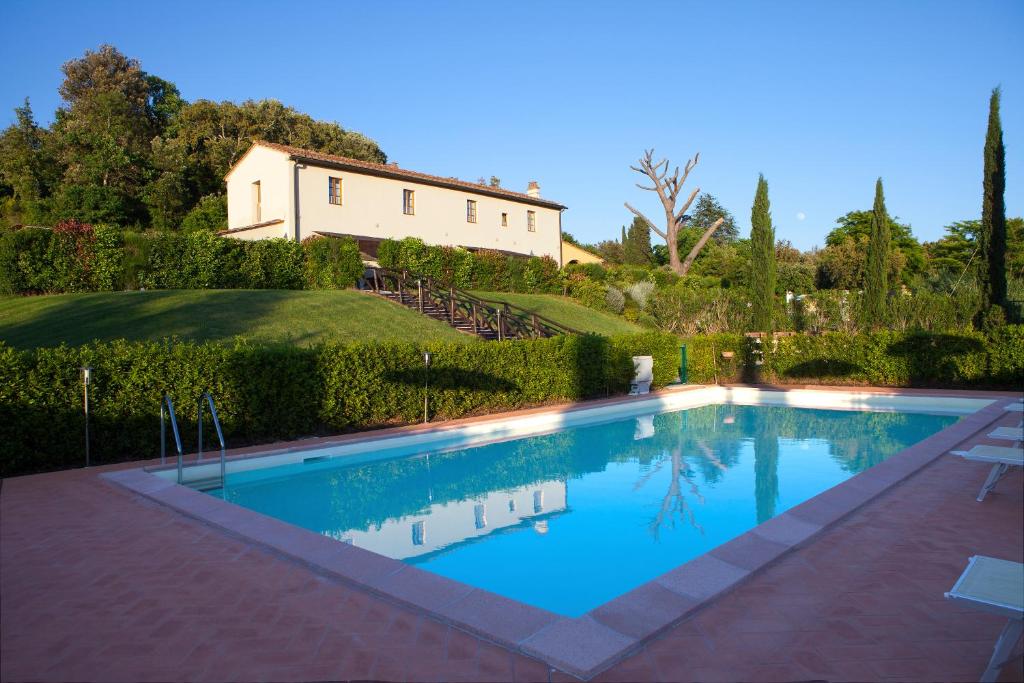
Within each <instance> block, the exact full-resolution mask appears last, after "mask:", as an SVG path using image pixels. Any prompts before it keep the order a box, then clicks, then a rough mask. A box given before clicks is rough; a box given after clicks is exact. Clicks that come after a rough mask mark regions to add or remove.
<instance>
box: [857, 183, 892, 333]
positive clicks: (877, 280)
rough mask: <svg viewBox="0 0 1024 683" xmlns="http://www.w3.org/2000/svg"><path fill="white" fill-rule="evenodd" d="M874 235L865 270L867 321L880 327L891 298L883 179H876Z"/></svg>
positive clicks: (872, 228)
mask: <svg viewBox="0 0 1024 683" xmlns="http://www.w3.org/2000/svg"><path fill="white" fill-rule="evenodd" d="M871 214H872V215H871V237H870V239H869V240H868V254H867V264H866V267H865V271H864V302H863V315H864V322H865V324H866V325H868V326H870V327H879V326H880V325H882V324H883V323H884V322H885V311H886V301H887V300H888V298H889V249H890V242H891V236H890V232H889V215H888V213H886V210H885V196H884V194H883V193H882V179H881V178H879V179H878V180H876V181H875V206H874V208H873V209H872V212H871Z"/></svg>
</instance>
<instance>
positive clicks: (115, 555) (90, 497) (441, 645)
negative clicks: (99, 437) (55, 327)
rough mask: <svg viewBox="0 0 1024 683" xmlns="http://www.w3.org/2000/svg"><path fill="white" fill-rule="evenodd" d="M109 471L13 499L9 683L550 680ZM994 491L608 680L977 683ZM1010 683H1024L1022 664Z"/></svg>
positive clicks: (3, 646)
mask: <svg viewBox="0 0 1024 683" xmlns="http://www.w3.org/2000/svg"><path fill="white" fill-rule="evenodd" d="M1019 420H1020V416H1019V414H1016V415H1012V416H1011V415H1007V416H1006V419H1005V420H1004V421H1003V423H1004V424H1016V423H1017V422H1019ZM107 469H110V468H97V469H94V470H91V471H83V470H77V471H70V472H60V473H54V474H47V475H38V476H31V477H22V478H17V479H8V480H5V481H4V482H3V488H2V490H0V678H2V679H3V680H4V681H8V680H10V681H14V680H96V681H121V680H125V681H129V680H229V679H231V680H247V681H248V680H289V681H290V680H327V679H348V678H358V679H366V678H373V679H382V680H547V678H548V671H547V667H546V666H544V665H543V664H541V663H539V662H537V661H536V660H533V659H530V658H527V657H524V656H521V655H517V654H513V653H511V652H509V651H507V650H505V649H503V648H501V647H499V646H497V645H493V644H490V643H487V642H484V641H481V640H479V639H477V638H475V637H473V636H470V635H468V634H465V633H462V632H460V631H458V630H455V629H452V628H449V627H446V626H444V625H442V624H440V623H438V622H435V621H433V620H431V619H429V618H427V617H424V616H421V615H419V614H417V613H414V612H412V611H408V610H405V609H402V608H399V607H396V606H394V605H391V604H389V603H386V602H383V601H381V600H380V599H377V598H374V597H372V596H369V595H367V594H364V593H362V592H360V591H358V590H354V589H350V588H347V587H345V586H342V585H339V584H337V583H334V582H332V581H331V580H329V579H327V578H324V577H321V576H318V575H316V574H313V573H312V572H310V571H309V569H307V568H306V567H304V566H301V565H298V564H296V563H294V562H292V561H291V560H289V559H287V558H284V557H281V556H278V555H275V554H272V553H270V552H269V551H265V550H261V549H257V548H254V547H251V546H249V545H248V544H246V543H244V542H242V541H240V540H237V539H234V538H232V537H229V536H226V535H224V534H222V533H221V532H219V531H216V530H214V529H213V528H211V527H209V526H206V525H204V524H202V523H200V522H198V521H194V520H190V519H187V518H184V517H182V516H180V515H178V514H176V513H174V512H173V511H171V510H169V509H167V508H164V507H162V506H159V505H157V504H154V503H151V502H148V501H146V500H145V499H143V498H141V497H138V496H135V495H133V494H130V493H128V492H126V491H124V490H123V489H120V488H117V487H115V486H114V485H112V484H110V483H107V482H104V481H102V480H101V479H99V478H98V476H97V474H98V472H99V471H104V470H107ZM986 472H987V468H986V467H985V466H983V465H979V464H977V463H968V462H965V461H963V460H960V459H957V458H954V457H946V458H941V459H939V460H937V461H936V462H934V463H933V464H931V465H929V466H927V467H926V468H925V469H923V470H922V471H921V472H919V473H918V474H916V475H914V476H912V477H911V478H910V479H908V480H907V481H906V482H904V483H902V484H900V485H898V486H897V487H895V488H894V489H892V490H891V491H889V492H887V493H885V494H883V495H882V496H881V497H879V498H878V499H877V500H875V501H873V502H871V503H869V504H868V505H867V506H865V507H864V508H862V509H860V510H858V511H857V512H856V513H854V514H853V515H851V516H850V517H848V518H847V519H845V520H844V521H842V522H840V523H839V524H838V525H837V526H836V527H834V528H832V529H830V530H829V531H828V533H826V534H824V535H823V536H821V537H819V538H818V539H816V540H814V541H813V542H812V543H811V544H809V545H808V546H806V547H804V548H801V549H799V550H797V551H795V552H793V553H790V554H788V555H786V556H784V557H783V558H782V559H781V560H780V561H778V562H777V563H776V564H774V565H773V566H771V567H769V568H768V569H766V570H764V571H762V572H760V573H758V574H757V575H755V576H754V577H752V578H751V579H750V580H749V581H748V582H747V583H746V584H744V585H742V586H740V587H739V588H738V589H737V590H735V591H734V592H732V593H730V594H728V595H725V596H723V597H722V598H720V599H719V600H718V601H716V602H715V603H714V604H712V605H711V606H710V607H708V608H707V609H705V610H703V611H701V612H699V613H698V614H697V615H696V616H695V617H693V618H692V619H690V620H688V621H686V622H684V623H682V624H680V625H678V626H676V627H674V628H672V629H670V630H669V631H667V632H666V633H665V634H663V635H662V636H661V637H659V638H658V639H656V640H654V641H652V642H650V643H648V644H647V646H646V647H644V648H643V649H642V650H641V651H640V652H639V653H637V654H636V655H634V656H632V657H629V658H627V659H626V660H624V661H622V662H619V663H618V664H617V665H615V666H613V667H612V668H611V669H610V670H608V671H605V672H604V673H602V674H600V675H599V677H598V678H599V679H600V680H738V679H743V680H797V679H800V680H807V679H823V680H967V679H971V678H976V677H977V676H978V674H979V673H980V672H981V670H982V669H983V668H984V665H985V663H986V661H987V660H988V657H989V655H990V653H991V648H992V645H993V643H994V641H995V637H996V634H997V633H998V631H999V629H1000V628H1001V626H1002V620H1000V619H998V618H996V617H992V616H988V615H983V614H980V613H977V612H973V611H966V610H965V609H964V608H962V607H958V606H955V605H952V604H950V603H948V602H946V601H945V600H944V599H943V598H942V592H943V591H944V590H947V589H948V588H949V587H950V586H952V584H953V581H954V580H955V579H956V577H957V576H958V575H959V574H960V572H961V571H962V569H963V567H964V566H965V564H966V560H967V557H968V556H969V555H972V554H976V553H980V554H989V555H994V556H997V557H1004V558H1007V559H1016V560H1018V561H1021V559H1022V556H1024V529H1022V524H1024V523H1022V517H1021V514H1022V510H1024V479H1022V477H1021V474H1020V472H1019V471H1016V472H1014V473H1013V474H1011V475H1010V476H1008V477H1007V478H1006V479H1004V481H1002V482H1001V483H1000V484H999V486H998V487H997V489H996V491H995V492H993V493H991V494H989V497H988V498H987V499H986V500H985V502H984V503H981V504H979V503H976V502H975V501H974V496H975V495H977V491H978V488H979V487H980V485H981V482H982V480H983V479H984V476H985V473H986ZM563 678H565V676H564V675H559V674H557V673H556V674H555V675H554V677H553V680H560V679H563ZM1002 678H1003V680H1020V679H1021V678H1024V671H1022V668H1021V662H1020V660H1018V661H1017V662H1015V663H1014V664H1012V665H1011V666H1009V667H1007V668H1006V669H1004V671H1003V676H1002Z"/></svg>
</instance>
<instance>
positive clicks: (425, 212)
mask: <svg viewBox="0 0 1024 683" xmlns="http://www.w3.org/2000/svg"><path fill="white" fill-rule="evenodd" d="M293 165H294V162H293V161H291V160H289V156H288V154H287V153H285V152H281V151H278V150H273V149H270V148H266V147H260V146H256V148H254V149H253V150H252V151H251V152H250V153H249V154H247V155H246V156H245V157H244V158H243V159H242V160H241V161H240V162H239V163H238V164H237V165H236V166H235V168H234V169H233V171H232V172H231V174H230V175H229V176H228V180H227V189H228V228H229V229H232V230H233V229H238V228H241V227H245V226H248V225H251V224H253V223H254V222H256V221H254V220H252V218H253V216H252V212H251V208H250V206H251V188H252V183H253V182H255V181H256V180H259V181H260V184H261V189H262V192H263V209H262V211H261V215H260V222H263V221H267V220H273V219H277V218H280V219H282V220H284V225H283V226H281V225H279V226H274V229H273V230H271V231H270V232H269V233H268V232H267V231H266V230H264V229H258V230H246V231H242V232H239V233H235V234H232V235H231V236H232V237H237V238H239V239H264V238H265V237H268V236H276V235H278V234H287V235H288V236H290V237H292V238H293V239H299V240H302V239H305V238H306V237H309V236H311V235H313V234H315V233H316V232H317V231H323V232H335V233H345V234H349V235H360V236H367V237H379V238H392V239H401V238H403V237H418V238H420V239H422V240H423V241H425V242H427V243H428V244H440V245H453V246H465V247H476V248H482V249H500V250H504V251H510V252H515V253H519V254H527V255H535V256H545V255H546V256H550V257H551V258H553V259H554V260H555V261H556V262H558V264H559V265H561V229H560V211H559V210H558V209H550V208H545V207H542V206H537V205H533V204H528V203H525V202H518V201H515V200H514V199H504V198H497V197H490V196H486V195H482V194H474V193H472V192H469V191H465V190H455V189H449V188H444V187H436V186H433V185H427V184H424V183H417V182H413V181H408V180H396V179H391V178H381V177H378V176H374V175H369V174H365V173H358V172H354V171H341V170H334V169H327V168H321V167H318V166H313V165H308V164H307V165H301V164H300V166H299V168H298V170H297V171H293V170H292V168H293ZM293 172H294V173H296V174H297V177H298V192H297V193H296V195H297V203H298V220H297V221H296V220H295V217H294V216H293V215H291V213H290V211H289V203H288V193H289V192H290V191H293V188H294V186H293V184H292V173H293ZM331 177H335V178H341V180H342V203H341V205H336V204H331V203H330V202H329V201H328V179H329V178H331ZM403 190H412V191H413V192H414V193H415V213H414V214H413V215H406V214H405V213H404V212H403V204H402V199H403V193H402V191H403ZM467 200H473V201H475V202H476V210H477V220H476V223H470V222H468V221H467V220H466V201H467ZM529 211H533V212H534V214H535V216H536V230H535V231H534V232H530V231H529V230H528V229H527V212H529ZM502 213H505V214H507V215H508V226H507V227H502V225H501V214H502ZM296 222H297V226H296Z"/></svg>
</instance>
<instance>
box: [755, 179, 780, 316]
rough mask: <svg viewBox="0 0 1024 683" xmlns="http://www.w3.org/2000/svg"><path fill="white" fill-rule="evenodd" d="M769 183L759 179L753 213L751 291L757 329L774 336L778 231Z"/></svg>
mask: <svg viewBox="0 0 1024 683" xmlns="http://www.w3.org/2000/svg"><path fill="white" fill-rule="evenodd" d="M770 208H771V205H770V204H769V202H768V182H767V181H766V180H765V179H764V176H763V175H759V176H758V177H757V193H756V194H755V195H754V206H753V208H752V209H751V211H750V248H751V251H752V256H753V258H752V260H751V268H752V271H751V274H750V275H751V277H750V282H751V289H752V293H753V299H754V301H753V304H754V329H755V330H756V331H758V332H771V331H772V320H773V317H774V316H773V312H774V308H775V229H774V228H773V227H772V215H771V212H770Z"/></svg>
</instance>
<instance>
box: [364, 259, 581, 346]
mask: <svg viewBox="0 0 1024 683" xmlns="http://www.w3.org/2000/svg"><path fill="white" fill-rule="evenodd" d="M364 279H365V280H366V283H367V287H368V288H369V289H370V290H371V291H373V292H375V293H377V294H386V293H389V292H393V293H395V294H397V295H398V298H399V300H400V301H404V300H405V297H412V298H413V300H414V301H415V302H416V303H417V305H418V306H419V309H420V312H421V313H422V312H423V311H424V308H425V307H427V306H436V307H437V308H440V309H441V310H443V311H444V312H445V314H446V316H447V318H448V322H449V323H450V324H452V325H455V324H456V322H457V321H461V322H463V323H465V324H466V325H467V327H470V328H471V329H472V331H473V334H477V335H479V334H481V333H482V332H484V331H485V330H489V331H491V332H492V333H493V334H494V336H495V337H496V338H497V339H498V341H502V340H504V339H536V338H540V337H554V336H557V335H560V334H580V332H579V331H578V330H574V329H573V328H571V327H569V326H567V325H562V324H561V323H559V322H556V321H554V320H551V319H550V318H545V317H544V316H542V315H539V314H537V313H534V312H532V311H528V310H526V309H524V308H520V307H518V306H513V305H512V304H509V303H507V302H504V301H492V300H489V299H481V298H479V297H475V296H473V295H472V294H469V293H468V292H464V291H462V290H460V289H456V288H455V287H451V286H444V285H441V284H439V283H437V282H435V281H434V279H433V278H431V277H426V276H417V275H414V274H411V273H409V272H408V271H402V272H398V271H394V270H390V269H388V268H381V267H370V268H367V277H365V278H364Z"/></svg>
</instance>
